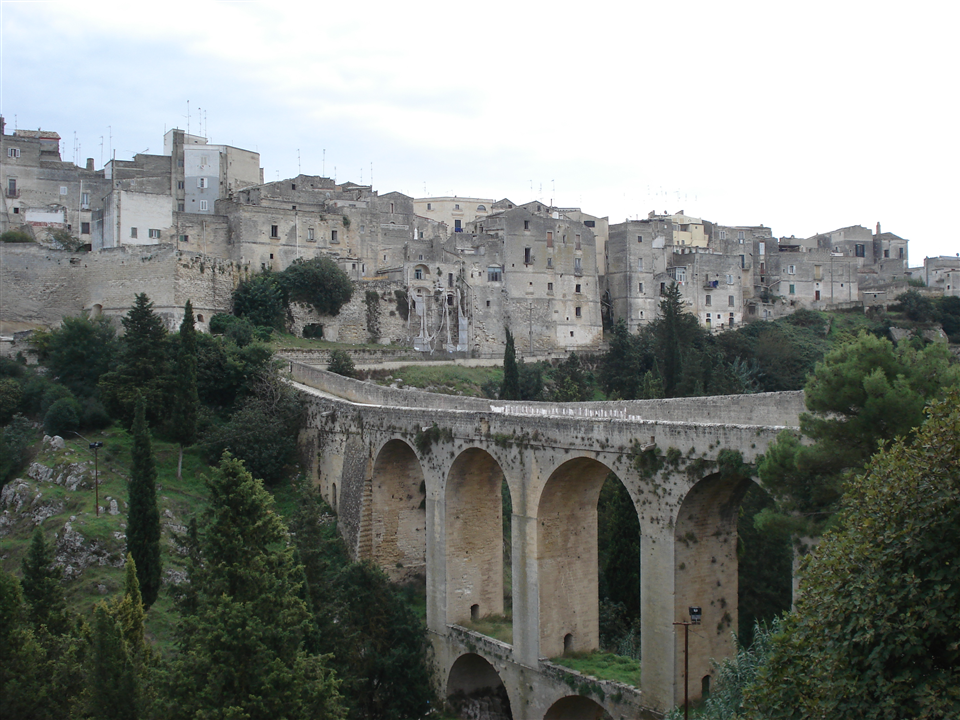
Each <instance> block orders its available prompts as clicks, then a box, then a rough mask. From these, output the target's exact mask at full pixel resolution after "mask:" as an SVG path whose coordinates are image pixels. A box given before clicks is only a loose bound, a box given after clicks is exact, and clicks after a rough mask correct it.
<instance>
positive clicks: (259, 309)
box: [211, 272, 287, 330]
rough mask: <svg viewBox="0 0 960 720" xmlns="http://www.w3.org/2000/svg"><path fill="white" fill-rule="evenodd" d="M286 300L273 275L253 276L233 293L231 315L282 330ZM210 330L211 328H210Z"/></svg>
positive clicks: (254, 323) (275, 276)
mask: <svg viewBox="0 0 960 720" xmlns="http://www.w3.org/2000/svg"><path fill="white" fill-rule="evenodd" d="M286 309H287V299H286V296H285V293H284V289H283V287H282V286H281V285H280V283H279V281H278V277H277V275H275V274H274V273H269V272H268V273H264V274H262V275H255V276H254V277H252V278H250V279H249V280H244V281H243V282H241V283H240V285H239V286H238V287H237V289H236V290H234V291H233V313H234V315H237V316H239V317H244V318H247V319H248V320H249V321H250V322H251V323H252V324H253V325H266V326H267V327H275V328H278V329H279V328H282V327H283V322H284V319H285V318H286ZM211 330H212V328H211Z"/></svg>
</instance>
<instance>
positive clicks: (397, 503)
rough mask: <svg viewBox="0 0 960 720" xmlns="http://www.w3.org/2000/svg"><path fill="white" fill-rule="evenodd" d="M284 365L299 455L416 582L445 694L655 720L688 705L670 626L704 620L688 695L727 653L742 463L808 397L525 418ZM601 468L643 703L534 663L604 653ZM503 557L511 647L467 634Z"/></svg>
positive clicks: (494, 602) (517, 709) (605, 408)
mask: <svg viewBox="0 0 960 720" xmlns="http://www.w3.org/2000/svg"><path fill="white" fill-rule="evenodd" d="M290 369H291V371H292V374H293V379H294V381H295V382H296V383H297V384H298V387H299V388H300V390H301V391H302V392H303V393H304V394H305V395H307V396H308V398H309V408H310V409H309V419H308V421H307V426H306V428H305V429H304V431H303V433H302V435H301V447H302V449H303V451H304V457H305V459H306V461H307V463H308V467H309V470H310V472H311V473H312V474H313V476H314V478H315V481H316V482H317V483H318V484H319V485H320V487H321V489H322V493H323V495H324V497H325V498H326V499H327V500H328V502H329V503H330V504H331V506H332V507H333V508H334V509H335V510H336V511H337V514H338V517H339V522H340V529H341V533H342V534H343V536H344V537H345V538H346V541H347V543H348V545H349V547H350V548H351V551H352V552H353V553H354V555H355V556H356V557H361V558H369V559H372V560H373V561H375V562H376V563H378V564H379V565H380V566H381V567H382V568H383V569H384V570H386V571H387V573H388V574H390V575H391V576H393V577H394V578H401V577H403V576H406V575H409V574H416V573H424V572H425V574H426V582H427V625H428V629H429V634H430V637H431V640H432V642H433V645H434V648H435V651H436V664H437V683H438V685H439V687H440V689H441V691H442V692H443V693H444V694H445V695H451V694H453V693H454V692H456V691H457V690H463V691H464V692H466V693H470V692H471V691H476V690H481V689H482V688H486V687H490V688H499V686H500V684H501V683H502V684H503V686H504V687H505V689H506V695H507V697H508V698H509V703H510V707H511V710H512V714H513V717H514V718H516V719H517V720H523V719H526V718H529V719H531V720H540V719H541V718H575V717H576V718H580V717H589V718H595V717H600V716H601V715H602V714H603V713H604V712H606V713H609V714H610V716H611V717H613V718H618V717H638V716H641V715H656V714H658V713H660V712H663V711H665V710H667V709H669V708H670V707H672V706H673V705H674V704H675V703H677V702H678V701H682V699H683V667H684V666H683V633H682V631H680V630H679V629H678V628H677V627H675V626H674V625H673V623H674V622H675V621H682V620H686V619H687V617H688V615H687V608H688V607H689V606H691V605H699V606H701V607H702V608H703V622H702V625H701V626H700V627H699V628H693V629H692V630H693V632H691V633H690V659H689V663H690V680H689V685H690V690H691V696H692V697H698V696H699V695H700V692H701V687H702V682H703V679H704V678H705V677H706V676H708V675H710V674H711V672H712V668H711V665H710V660H711V658H720V657H724V656H727V655H729V654H730V653H731V650H732V640H731V631H733V630H735V629H736V627H737V554H736V548H737V542H736V538H737V514H738V513H737V511H738V507H739V504H740V500H741V499H742V497H743V495H744V493H745V492H746V490H747V489H748V487H749V485H750V483H751V482H752V480H751V479H750V478H749V477H746V476H744V474H743V473H742V472H738V470H740V469H741V468H740V466H739V464H738V462H737V461H738V459H739V458H740V456H742V459H743V461H745V462H747V463H749V462H752V461H753V460H755V459H756V457H757V456H758V455H759V454H760V453H762V452H763V451H764V450H765V449H766V447H767V446H768V444H769V443H770V442H771V441H772V440H773V439H774V437H775V436H776V434H777V433H778V432H779V431H780V430H782V429H783V428H784V427H796V426H797V425H798V416H799V414H800V412H802V410H803V395H802V393H800V392H796V393H769V394H759V395H740V396H727V397H701V398H689V399H674V400H642V401H630V402H604V403H570V404H552V403H536V404H530V403H527V404H525V403H522V402H498V401H489V400H482V399H476V398H462V397H454V396H447V395H436V394H431V393H424V392H419V391H411V390H397V389H391V388H384V387H379V386H375V385H372V384H369V383H362V382H358V381H354V380H350V379H347V378H343V377H340V376H338V375H333V374H331V373H328V372H326V371H324V370H319V369H317V368H313V367H310V366H307V365H302V364H299V363H291V365H290ZM730 451H736V452H730ZM737 452H738V453H739V455H738V454H737ZM611 472H613V473H616V475H617V477H618V478H619V479H620V480H621V481H622V482H623V484H624V486H625V487H626V488H627V490H628V491H629V493H630V496H631V498H632V499H633V502H634V504H635V506H636V510H637V514H638V516H639V518H640V528H641V537H640V551H641V552H640V554H641V580H640V583H641V589H640V593H641V617H642V634H641V652H642V657H643V671H642V679H641V688H640V690H639V691H637V690H635V689H633V688H630V687H628V686H625V685H619V684H617V683H609V682H602V683H601V682H598V681H593V680H589V679H587V678H584V677H582V676H579V675H577V674H576V673H572V672H571V671H566V670H564V669H563V668H559V667H557V666H555V665H554V664H552V663H550V662H549V661H548V660H547V659H548V658H551V657H557V656H560V655H563V654H564V653H565V652H571V651H573V652H576V651H588V650H593V649H595V648H597V647H598V642H599V635H598V599H597V580H598V568H597V499H598V496H599V493H600V488H601V486H602V485H603V482H604V479H605V478H606V477H607V475H608V474H609V473H611ZM504 480H505V481H506V485H507V486H508V488H509V493H510V501H511V503H510V504H511V506H512V518H511V523H510V527H511V537H509V538H504V536H503V527H504V525H503V518H502V507H503V503H502V501H501V484H502V482H503V481H504ZM506 542H509V543H510V549H511V552H510V554H509V555H510V557H511V558H512V568H510V569H509V571H510V577H511V579H512V602H513V642H512V644H510V645H508V644H505V643H502V642H499V641H497V640H493V639H491V638H488V637H486V636H483V635H480V634H479V633H476V632H472V631H469V630H468V629H466V628H464V627H463V626H464V625H466V624H469V622H470V621H471V619H477V618H480V617H483V616H486V615H490V614H498V613H502V612H503V609H504V600H503V582H504V580H503V578H504V568H503V563H504V560H503V558H504V552H503V546H504V543H506ZM500 692H501V693H502V690H500Z"/></svg>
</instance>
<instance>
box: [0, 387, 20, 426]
mask: <svg viewBox="0 0 960 720" xmlns="http://www.w3.org/2000/svg"><path fill="white" fill-rule="evenodd" d="M22 399H23V388H21V387H20V383H18V382H17V381H16V380H14V379H13V378H0V425H6V424H7V423H8V422H10V419H11V418H12V417H13V416H14V414H15V413H16V412H17V409H18V408H19V407H20V401H21V400H22Z"/></svg>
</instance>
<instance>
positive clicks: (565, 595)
mask: <svg viewBox="0 0 960 720" xmlns="http://www.w3.org/2000/svg"><path fill="white" fill-rule="evenodd" d="M609 473H610V469H609V468H608V467H607V466H606V465H604V464H603V463H601V462H598V461H597V460H593V459H591V458H583V457H581V458H574V459H573V460H569V461H567V462H565V463H563V464H562V465H561V466H560V467H558V468H557V469H556V470H554V472H553V473H552V474H551V475H550V478H549V479H548V480H547V483H546V485H544V488H543V492H542V493H541V495H540V502H539V505H538V508H537V564H538V565H537V567H538V570H537V578H538V581H539V594H540V597H539V607H540V654H541V655H542V656H545V657H556V656H559V655H562V654H564V653H565V652H566V653H569V652H586V651H590V650H596V649H597V648H598V647H599V631H598V620H599V618H598V598H597V582H598V574H599V573H598V568H597V501H598V499H599V496H600V490H601V488H602V486H603V482H604V480H605V479H606V477H607V475H608V474H609Z"/></svg>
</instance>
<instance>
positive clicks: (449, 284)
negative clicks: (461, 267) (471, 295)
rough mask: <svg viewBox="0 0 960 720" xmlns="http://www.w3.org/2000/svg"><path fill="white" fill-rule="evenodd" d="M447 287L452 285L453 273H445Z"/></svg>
mask: <svg viewBox="0 0 960 720" xmlns="http://www.w3.org/2000/svg"><path fill="white" fill-rule="evenodd" d="M447 287H449V288H452V287H453V273H447Z"/></svg>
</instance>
